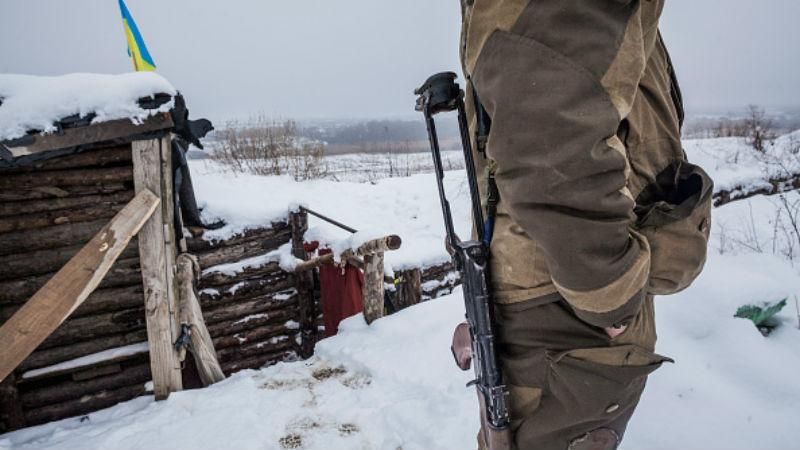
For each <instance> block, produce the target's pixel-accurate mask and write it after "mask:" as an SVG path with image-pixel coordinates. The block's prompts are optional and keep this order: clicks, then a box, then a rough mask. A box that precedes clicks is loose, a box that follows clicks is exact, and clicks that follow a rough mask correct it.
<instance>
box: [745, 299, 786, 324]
mask: <svg viewBox="0 0 800 450" xmlns="http://www.w3.org/2000/svg"><path fill="white" fill-rule="evenodd" d="M785 306H786V299H783V300H781V301H779V302H778V303H773V304H769V303H765V304H764V305H763V306H755V305H745V306H742V307H740V308H739V309H738V310H737V311H736V315H735V316H734V317H738V318H740V319H750V320H752V321H753V323H754V324H756V326H757V327H760V326H763V325H766V323H765V322H767V321H768V320H769V319H771V318H773V317H774V316H775V315H776V314H778V313H779V312H781V310H782V309H783V308H784V307H785Z"/></svg>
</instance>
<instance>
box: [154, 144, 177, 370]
mask: <svg viewBox="0 0 800 450" xmlns="http://www.w3.org/2000/svg"><path fill="white" fill-rule="evenodd" d="M159 145H160V146H161V198H163V199H165V200H164V201H163V202H161V210H162V212H163V213H162V215H161V219H162V223H161V226H162V228H163V229H164V260H165V265H164V271H165V272H166V276H167V278H166V279H167V304H168V305H169V314H170V319H172V322H171V327H172V337H173V340H172V342H175V340H176V339H177V338H178V335H179V334H180V327H181V322H180V315H179V311H178V281H177V277H176V276H175V274H176V269H177V268H176V264H175V262H176V259H177V256H178V255H177V249H178V243H177V241H176V238H175V197H174V192H173V181H172V177H173V173H172V135H167V136H164V137H162V138H161V139H160V140H159ZM181 378H183V377H181Z"/></svg>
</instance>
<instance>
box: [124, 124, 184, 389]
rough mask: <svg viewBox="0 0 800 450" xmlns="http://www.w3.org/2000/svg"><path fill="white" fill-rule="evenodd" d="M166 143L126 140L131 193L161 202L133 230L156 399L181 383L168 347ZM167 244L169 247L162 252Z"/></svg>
mask: <svg viewBox="0 0 800 450" xmlns="http://www.w3.org/2000/svg"><path fill="white" fill-rule="evenodd" d="M168 145H169V140H168V138H164V139H151V140H147V141H134V142H133V143H132V147H133V172H134V185H135V187H136V192H140V191H142V190H145V189H149V190H151V191H153V192H154V193H155V194H156V195H157V196H158V197H159V198H163V199H164V202H163V203H165V204H166V207H164V206H162V208H159V209H158V210H156V211H155V213H154V214H153V216H152V217H151V218H150V220H148V221H147V223H146V224H145V225H144V227H143V228H142V231H141V233H140V234H139V257H140V260H141V271H142V281H143V285H144V303H145V316H146V319H147V340H148V342H149V344H150V368H151V372H152V374H153V388H154V389H153V393H154V395H155V398H156V400H163V399H166V398H167V397H168V396H169V394H170V392H173V391H178V390H181V389H182V387H183V384H182V380H181V365H180V361H179V358H178V352H177V351H176V350H175V347H174V345H173V343H174V342H175V340H176V338H177V335H178V330H177V320H178V318H177V317H176V314H175V310H176V305H175V303H174V302H175V291H174V269H175V260H174V254H175V253H174V247H172V246H173V241H174V237H173V240H172V241H170V232H169V230H171V229H172V224H171V223H170V225H169V227H166V226H165V225H166V221H167V220H168V219H169V218H170V217H172V216H171V214H170V213H169V211H171V210H172V208H173V204H172V198H171V194H170V193H171V192H172V189H171V187H169V186H171V181H170V183H169V186H168V185H167V184H166V183H165V180H164V178H165V177H166V178H169V179H170V180H171V170H168V171H166V172H167V173H164V172H165V171H164V170H163V169H164V166H167V165H168V164H166V163H164V162H163V161H162V152H166V151H167V150H168ZM162 147H165V148H162ZM164 161H166V160H164ZM167 162H169V161H167ZM165 191H166V192H165ZM165 216H166V217H165ZM168 242H169V243H168ZM167 247H172V249H171V250H167Z"/></svg>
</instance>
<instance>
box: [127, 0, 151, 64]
mask: <svg viewBox="0 0 800 450" xmlns="http://www.w3.org/2000/svg"><path fill="white" fill-rule="evenodd" d="M119 9H120V11H122V25H123V26H124V27H125V37H126V38H127V39H128V56H130V57H131V59H132V60H133V68H134V70H136V71H137V72H150V71H153V70H156V63H155V62H153V57H152V56H150V52H148V51H147V46H146V45H144V39H142V34H141V33H139V27H137V26H136V22H134V20H133V16H131V12H130V11H128V7H127V6H125V2H124V1H123V0H119Z"/></svg>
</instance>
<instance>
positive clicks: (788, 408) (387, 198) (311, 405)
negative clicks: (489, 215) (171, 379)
mask: <svg viewBox="0 0 800 450" xmlns="http://www.w3.org/2000/svg"><path fill="white" fill-rule="evenodd" d="M739 146H740V145H739V144H738V143H737V142H733V141H730V142H728V141H724V140H723V141H716V140H709V141H692V142H687V151H688V152H689V154H690V158H691V159H692V160H695V161H698V160H703V161H702V164H704V165H705V166H706V167H707V168H708V169H709V172H710V173H711V174H712V176H714V177H719V179H720V180H721V181H722V182H723V184H725V183H731V184H733V183H737V184H742V181H743V180H744V181H745V182H746V181H747V180H751V181H752V182H753V183H756V182H757V180H758V177H757V174H756V173H755V172H753V173H750V172H748V171H747V170H745V169H746V167H744V168H742V169H737V168H736V166H735V165H732V163H725V160H726V159H728V157H729V155H728V154H727V153H726V152H725V149H726V148H727V149H729V150H730V151H735V149H736V148H739ZM698 152H701V153H702V154H703V155H706V156H705V157H696V156H697V155H700V153H698ZM714 154H717V155H720V158H722V159H721V160H720V159H719V158H713V157H711V156H708V155H714ZM703 158H705V159H703ZM192 164H194V167H193V169H194V173H195V177H196V179H195V182H196V185H197V186H196V187H197V190H198V193H199V196H200V198H201V200H202V202H203V203H204V205H205V207H206V209H205V211H204V214H206V215H207V216H208V217H209V218H210V217H215V216H217V217H227V218H229V219H230V222H231V223H230V225H229V226H228V227H226V228H225V229H223V230H219V231H217V232H215V233H217V234H218V235H219V236H222V235H224V234H230V233H233V232H236V231H241V230H242V229H244V228H246V227H247V226H248V225H253V224H262V223H264V222H265V221H269V220H271V219H276V218H279V217H283V216H285V213H286V211H287V209H289V208H291V207H294V206H296V205H297V204H298V203H300V204H305V205H307V206H308V207H310V208H312V209H316V210H319V211H320V212H323V213H327V214H330V215H331V216H333V217H335V218H336V219H338V220H341V221H343V222H345V223H348V224H350V225H351V226H353V227H355V228H358V229H364V230H372V231H371V232H376V233H396V234H400V235H401V236H402V237H403V238H404V243H403V248H402V249H401V250H400V251H398V252H393V253H391V254H390V255H388V258H389V262H390V263H391V264H392V265H393V266H395V268H398V267H400V266H403V265H408V264H418V263H420V262H428V263H431V262H436V261H441V260H445V259H446V254H445V253H444V251H443V249H442V241H443V231H442V226H441V213H440V211H439V206H438V198H437V197H436V190H435V183H434V179H433V176H432V175H431V174H427V175H415V176H411V177H408V178H392V179H384V180H378V181H376V182H375V183H374V184H371V183H365V184H357V183H347V182H341V183H336V182H333V181H311V182H305V183H295V182H294V181H291V179H289V178H286V177H252V176H239V177H235V178H234V177H232V176H231V175H226V174H221V173H219V168H218V167H214V166H213V165H210V163H207V162H203V161H197V162H193V163H192ZM736 172H741V177H739V175H736V174H735V173H736ZM746 176H748V177H750V176H752V178H746ZM726 177H727V178H726ZM737 177H738V178H737ZM446 179H447V180H448V182H447V190H448V192H449V193H450V195H451V199H452V201H453V203H454V207H455V217H456V220H457V222H458V228H459V230H461V232H463V233H466V232H467V230H468V228H469V225H468V222H469V218H468V214H469V213H468V204H467V199H468V197H467V191H466V188H465V187H464V185H463V182H464V178H463V175H462V174H459V173H457V172H449V173H448V174H447V177H446ZM745 184H746V183H745ZM797 198H798V196H797V195H790V196H788V197H787V199H788V200H789V201H790V202H792V201H796V200H797ZM781 207H784V206H783V203H781V202H780V201H779V200H778V198H777V197H772V198H765V197H754V198H752V199H750V200H746V201H741V202H737V203H733V204H730V205H727V206H725V207H722V208H720V209H717V210H715V211H714V222H715V225H714V229H713V239H712V241H713V242H712V249H713V250H712V251H711V254H710V255H709V260H708V264H707V267H706V270H705V271H704V272H703V274H702V275H701V276H700V278H699V279H698V280H697V282H696V283H695V284H694V285H693V286H692V287H691V288H690V289H688V290H686V291H685V292H682V293H680V294H678V295H675V296H672V297H664V298H660V299H658V301H657V319H658V328H659V343H658V351H659V353H661V354H664V355H667V356H670V357H672V358H674V359H675V360H676V363H675V364H670V365H665V366H664V367H663V368H661V369H660V370H658V371H657V372H656V373H655V374H654V375H653V376H652V377H651V378H650V381H649V385H648V389H647V391H646V392H645V394H644V396H643V399H642V403H641V406H640V407H639V410H638V412H637V414H636V415H635V416H634V419H633V420H632V422H631V424H630V427H629V431H628V435H627V437H626V440H625V442H624V443H623V446H622V448H623V449H628V450H651V449H652V450H655V449H665V450H667V449H670V450H672V449H692V450H693V449H697V450H709V449H725V450H728V449H731V450H736V449H742V450H757V449H758V450H760V449H765V450H783V449H796V448H798V447H799V446H800V444H798V442H800V431H798V427H797V424H798V423H800V409H798V405H800V383H798V382H797V376H798V373H800V330H798V318H797V316H796V313H795V305H794V296H795V295H797V294H800V271H799V270H800V269H798V268H797V267H794V266H793V264H792V261H791V260H790V259H789V257H790V256H792V255H793V253H790V252H788V247H789V246H790V245H795V246H796V245H797V244H792V242H793V241H792V237H793V238H794V240H795V241H797V236H796V235H793V234H792V231H791V229H792V227H791V221H788V217H789V212H788V211H789V210H790V209H791V208H788V209H787V212H786V213H783V216H779V214H781V213H778V212H777V211H778V210H779V209H780V208H781ZM781 218H783V219H781ZM776 219H778V220H776ZM780 220H784V221H783V222H781V221H780ZM780 224H784V225H785V226H783V228H784V233H783V234H784V235H785V237H784V238H782V239H783V240H781V239H777V238H776V236H778V235H779V234H780V233H778V232H777V231H776V230H778V229H779V228H781V227H780V226H779V225H780ZM311 225H312V227H313V228H312V230H311V231H310V233H311V234H312V235H314V236H315V237H318V238H321V239H323V240H327V241H330V242H334V241H336V240H337V239H343V238H345V237H347V233H344V232H341V231H340V230H336V229H334V228H333V227H330V226H328V225H324V224H322V223H321V222H319V221H318V220H315V219H312V222H311ZM751 236H755V237H754V238H751ZM734 238H735V239H734ZM753 242H756V243H758V245H753ZM783 298H788V299H789V306H787V307H786V308H785V309H784V311H783V312H781V313H780V315H779V320H780V321H781V323H782V324H781V326H779V327H778V328H777V329H776V330H775V331H774V332H773V333H772V334H771V335H770V336H769V337H764V336H762V335H761V333H760V332H759V331H758V330H757V329H756V328H755V326H753V324H752V323H750V322H748V321H746V320H743V319H736V318H734V317H733V315H734V313H735V312H736V310H737V308H738V307H739V306H741V305H744V304H747V303H757V302H765V301H769V302H774V301H778V300H781V299H783ZM462 301H463V299H462V298H461V294H460V291H459V290H456V292H455V293H454V294H452V295H450V296H447V297H443V298H440V299H437V300H435V301H431V302H427V303H424V304H421V305H417V306H415V307H413V308H410V309H408V310H405V311H402V312H401V313H399V314H396V315H394V316H391V317H387V318H384V319H381V320H379V321H377V322H375V323H374V324H373V325H372V326H369V327H368V326H367V325H365V324H364V322H363V319H362V318H361V317H360V316H357V317H353V318H351V319H348V320H347V321H345V322H344V323H343V325H342V326H341V333H340V334H339V335H338V336H336V337H333V338H330V339H327V340H325V341H322V342H321V343H320V344H319V346H318V347H317V355H316V357H315V358H313V359H312V360H309V361H305V362H295V363H287V364H278V365H276V366H272V367H269V368H266V369H262V370H259V371H252V370H251V371H243V372H240V373H238V374H235V375H234V376H232V377H231V378H229V379H228V380H225V381H224V382H222V383H219V384H218V385H215V386H212V387H210V388H208V389H204V390H197V391H187V392H179V393H175V394H173V395H172V396H170V398H169V399H168V400H167V401H164V402H159V403H155V402H153V400H152V398H151V397H142V398H138V399H136V400H133V401H130V402H127V403H124V404H121V405H117V406H115V407H113V408H110V409H107V410H104V411H101V412H98V413H94V414H91V415H89V416H88V420H81V419H79V418H74V419H67V420H63V421H60V422H56V423H51V424H47V425H43V426H40V427H35V428H30V429H26V430H21V431H18V432H14V433H10V434H6V435H3V436H0V449H3V450H6V449H74V448H81V449H106V448H113V449H141V448H152V449H162V448H163V449H174V448H179V449H182V448H187V449H189V448H190V449H193V450H199V449H219V448H236V449H258V450H264V449H284V448H301V449H333V450H337V449H380V450H383V449H386V450H397V449H403V450H413V449H442V450H450V449H468V448H474V442H475V433H476V431H477V427H478V422H477V415H476V412H477V401H476V398H475V394H474V392H473V391H471V390H469V389H466V388H465V387H464V385H465V383H466V382H467V381H468V380H469V374H468V373H464V372H461V371H459V370H458V369H456V368H455V366H454V365H453V363H452V358H451V356H450V353H449V342H450V333H451V330H452V328H453V327H454V326H455V324H457V323H458V322H459V321H460V320H461V318H462V317H463V305H462Z"/></svg>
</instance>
